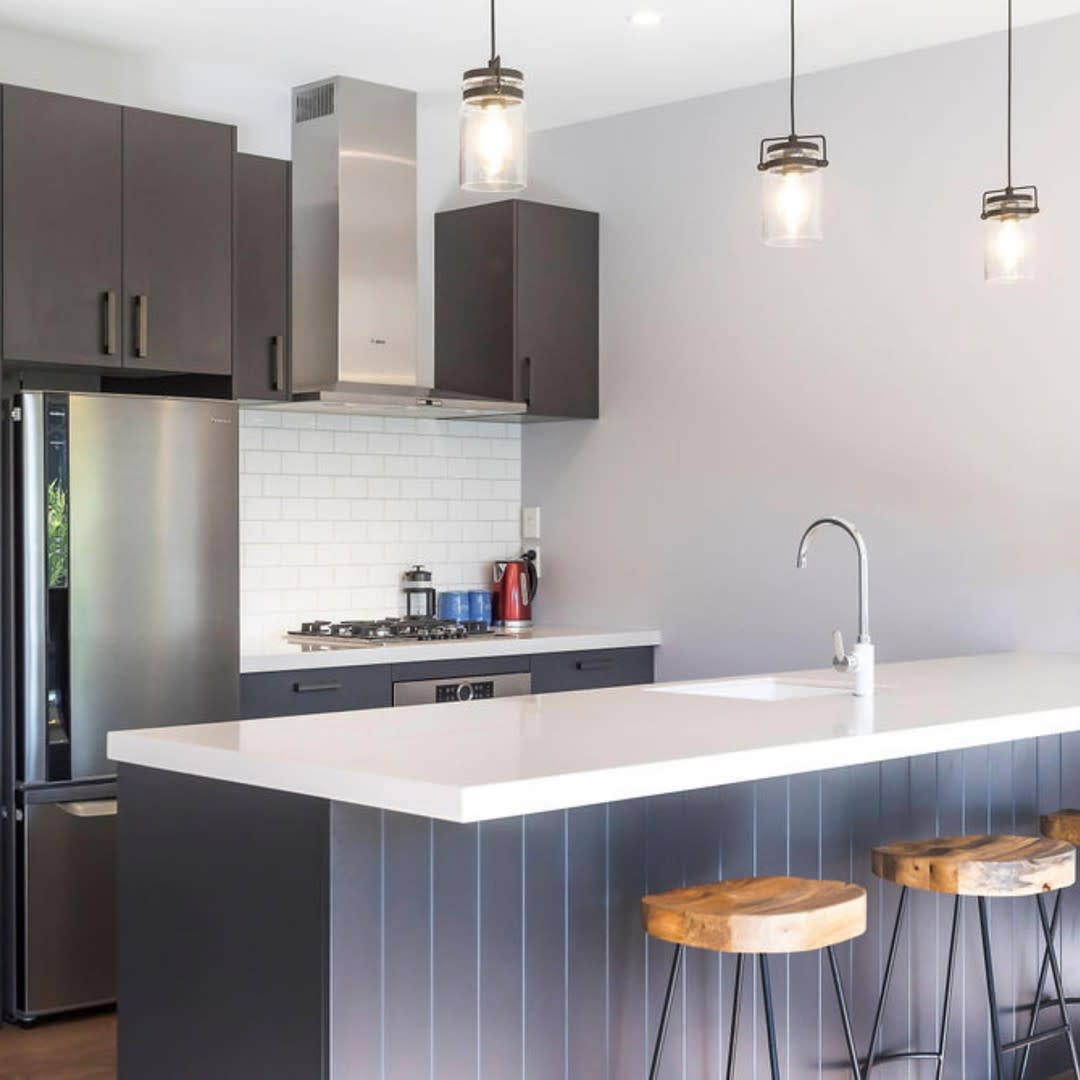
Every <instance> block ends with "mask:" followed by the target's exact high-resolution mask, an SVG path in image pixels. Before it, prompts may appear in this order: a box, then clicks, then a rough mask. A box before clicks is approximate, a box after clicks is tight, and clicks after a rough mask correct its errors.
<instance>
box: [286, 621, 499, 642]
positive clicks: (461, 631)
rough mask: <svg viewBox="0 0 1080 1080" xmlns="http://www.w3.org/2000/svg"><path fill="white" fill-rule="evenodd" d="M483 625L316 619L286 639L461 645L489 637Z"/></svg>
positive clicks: (450, 622) (486, 626)
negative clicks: (474, 639) (465, 640)
mask: <svg viewBox="0 0 1080 1080" xmlns="http://www.w3.org/2000/svg"><path fill="white" fill-rule="evenodd" d="M491 633H494V631H493V630H492V629H491V627H490V626H488V624H487V623H483V622H462V623H457V622H453V621H452V620H450V619H435V618H425V617H421V616H410V617H407V618H402V619H355V620H349V621H346V622H329V621H326V620H322V619H316V620H314V621H312V622H305V623H301V624H300V629H299V630H290V631H289V632H288V633H287V634H286V637H287V638H288V639H289V640H290V641H297V642H300V643H302V644H304V645H312V644H318V645H327V646H330V645H386V644H389V643H391V642H392V643H393V644H395V645H397V644H401V643H407V642H410V641H463V640H464V639H465V638H470V637H476V636H478V635H483V634H491Z"/></svg>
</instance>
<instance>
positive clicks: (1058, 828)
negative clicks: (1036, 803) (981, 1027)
mask: <svg viewBox="0 0 1080 1080" xmlns="http://www.w3.org/2000/svg"><path fill="white" fill-rule="evenodd" d="M1039 826H1040V831H1041V832H1042V834H1043V836H1045V837H1048V838H1049V839H1051V840H1061V841H1062V842H1063V843H1066V844H1071V845H1072V846H1073V847H1080V810H1058V811H1057V812H1056V813H1053V814H1043V816H1042V818H1041V819H1040V822H1039ZM1064 895H1065V892H1064V890H1063V889H1062V890H1058V894H1057V896H1056V897H1055V898H1054V910H1053V913H1052V914H1051V916H1050V932H1051V934H1053V935H1055V936H1056V934H1057V928H1058V923H1059V922H1060V921H1061V898H1062V897H1063V896H1064ZM1049 970H1050V955H1049V953H1047V952H1045V951H1044V952H1043V959H1042V965H1041V966H1040V968H1039V979H1038V982H1037V983H1036V984H1035V1000H1034V1001H1033V1002H1032V1004H1031V1005H1030V1006H1029V1008H1030V1009H1031V1019H1030V1021H1029V1022H1028V1032H1027V1033H1028V1035H1029V1036H1031V1035H1034V1034H1035V1028H1036V1027H1037V1026H1038V1023H1039V1013H1040V1012H1041V1011H1042V1009H1043V1008H1045V1007H1048V1006H1049V1007H1053V1006H1057V1004H1058V1003H1057V1001H1055V1000H1049V1001H1044V1000H1043V990H1044V989H1045V988H1046V977H1047V975H1048V974H1049ZM1065 1004H1066V1005H1080V998H1075V997H1069V998H1066V999H1065ZM1030 1052H1031V1048H1030V1047H1025V1048H1024V1056H1023V1058H1022V1059H1021V1061H1020V1068H1019V1070H1018V1072H1017V1074H1016V1076H1017V1080H1024V1077H1025V1076H1026V1074H1027V1067H1028V1057H1029V1054H1030Z"/></svg>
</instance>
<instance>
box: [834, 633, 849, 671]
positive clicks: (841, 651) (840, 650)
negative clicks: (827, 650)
mask: <svg viewBox="0 0 1080 1080" xmlns="http://www.w3.org/2000/svg"><path fill="white" fill-rule="evenodd" d="M832 651H833V663H834V664H843V663H844V662H845V661H846V660H847V650H846V649H845V648H844V635H843V634H842V633H841V632H840V631H839V630H834V631H833V633H832Z"/></svg>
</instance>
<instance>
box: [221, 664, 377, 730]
mask: <svg viewBox="0 0 1080 1080" xmlns="http://www.w3.org/2000/svg"><path fill="white" fill-rule="evenodd" d="M392 700H393V692H392V690H391V680H390V665H389V664H374V665H370V666H362V667H338V668H305V669H304V670H302V671H267V672H259V673H257V674H250V675H242V676H241V677H240V717H241V719H251V718H253V717H258V716H293V715H299V714H302V713H323V712H344V711H346V710H349V709H379V708H382V707H383V706H386V705H390V704H391V703H392Z"/></svg>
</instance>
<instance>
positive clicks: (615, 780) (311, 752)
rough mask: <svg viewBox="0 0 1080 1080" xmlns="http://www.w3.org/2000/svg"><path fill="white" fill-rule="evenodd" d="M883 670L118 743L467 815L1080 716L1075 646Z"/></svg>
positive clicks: (969, 740)
mask: <svg viewBox="0 0 1080 1080" xmlns="http://www.w3.org/2000/svg"><path fill="white" fill-rule="evenodd" d="M877 674H878V692H877V696H876V697H874V698H868V699H860V698H855V697H853V696H851V695H849V694H847V693H844V694H839V695H833V696H821V697H811V698H803V699H796V700H786V701H747V700H738V699H732V698H719V697H704V696H699V695H693V694H687V693H681V692H674V693H673V692H670V690H671V689H674V688H677V687H680V686H681V687H686V686H692V685H695V684H687V683H681V684H676V683H669V684H659V685H658V686H656V687H642V686H638V687H621V688H617V689H611V690H586V691H579V692H577V693H566V694H549V695H543V696H532V697H521V698H502V699H499V700H495V701H482V702H463V703H455V704H450V705H418V706H412V707H409V708H399V709H373V710H369V711H364V712H351V713H328V714H323V715H318V716H304V717H281V718H276V719H268V720H246V721H233V722H229V723H220V724H204V725H196V726H189V727H174V728H158V729H153V730H144V731H124V732H113V733H112V734H110V735H109V743H108V748H109V757H110V758H112V759H113V760H114V761H119V762H128V763H131V764H136V765H145V766H150V767H153V768H160V769H168V770H172V771H174V772H182V773H190V774H192V775H196V776H204V777H212V778H216V779H219V780H228V781H235V782H237V783H243V784H254V785H257V786H260V787H267V788H274V789H278V790H282V791H291V792H296V793H299V794H304V795H312V796H317V797H320V798H325V799H333V800H338V801H341V802H349V803H358V804H361V805H365V806H374V807H379V808H383V809H387V810H397V811H401V812H404V813H411V814H419V815H422V816H424V817H432V818H439V819H442V820H446V821H456V822H472V821H485V820H490V819H493V818H500V817H510V816H515V815H518V814H531V813H537V812H540V811H546V810H558V809H566V808H569V807H574V806H586V805H590V804H595V803H602V802H609V801H615V800H619V799H627V798H634V797H637V796H647V795H659V794H666V793H669V792H675V791H689V790H693V789H696V788H704V787H713V786H715V785H718V784H728V783H736V782H739V781H743V780H757V779H764V778H766V777H772V776H785V775H790V774H794V773H801V772H813V771H817V770H819V769H829V768H834V767H837V766H845V765H858V764H865V763H867V762H874V761H886V760H890V759H894V758H903V757H911V756H915V755H918V754H927V753H934V752H941V751H946V750H957V749H962V748H964V747H969V746H980V745H985V744H989V743H997V742H1009V741H1012V740H1014V739H1027V738H1032V737H1034V736H1039V735H1054V734H1060V733H1062V732H1067V731H1076V730H1080V656H1074V655H1063V654H1039V653H1002V654H997V655H992V656H974V657H965V658H959V659H949V660H928V661H916V662H912V663H904V664H881V665H879V666H878V672H877ZM781 678H783V679H786V680H788V681H795V680H804V681H811V682H814V683H818V684H820V685H822V686H838V685H843V682H844V681H843V680H842V679H840V678H839V677H837V676H834V675H833V673H832V672H812V673H807V672H801V673H792V674H790V675H785V676H781ZM729 681H731V682H736V681H741V680H729Z"/></svg>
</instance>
